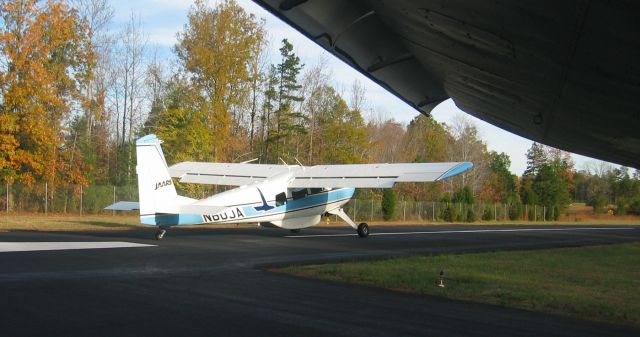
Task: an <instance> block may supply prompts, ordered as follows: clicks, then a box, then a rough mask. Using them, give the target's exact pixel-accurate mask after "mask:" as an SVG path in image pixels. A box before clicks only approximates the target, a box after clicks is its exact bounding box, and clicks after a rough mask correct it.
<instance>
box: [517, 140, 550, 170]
mask: <svg viewBox="0 0 640 337" xmlns="http://www.w3.org/2000/svg"><path fill="white" fill-rule="evenodd" d="M548 162H549V158H548V155H547V151H546V149H545V146H544V145H542V144H540V143H536V142H534V143H533V144H532V145H531V148H529V150H527V168H526V169H525V170H524V174H523V175H524V176H535V175H536V174H537V173H538V170H540V168H541V167H542V166H543V165H544V164H547V163H548Z"/></svg>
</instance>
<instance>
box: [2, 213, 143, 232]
mask: <svg viewBox="0 0 640 337" xmlns="http://www.w3.org/2000/svg"><path fill="white" fill-rule="evenodd" d="M144 227H146V226H143V225H140V217H139V216H138V215H137V214H136V215H116V216H112V215H85V216H73V215H48V216H44V215H1V216H0V231H13V230H27V231H83V230H123V229H134V228H144Z"/></svg>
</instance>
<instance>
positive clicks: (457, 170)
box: [436, 161, 473, 181]
mask: <svg viewBox="0 0 640 337" xmlns="http://www.w3.org/2000/svg"><path fill="white" fill-rule="evenodd" d="M472 167H473V163H472V162H469V161H466V162H462V163H458V164H457V165H455V166H454V167H452V168H450V169H449V170H447V171H446V172H444V173H443V174H442V175H441V176H440V177H438V179H436V181H438V180H443V179H447V178H451V177H454V176H457V175H458V174H461V173H464V172H466V171H468V170H470V169H471V168H472Z"/></svg>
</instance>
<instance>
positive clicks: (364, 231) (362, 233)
mask: <svg viewBox="0 0 640 337" xmlns="http://www.w3.org/2000/svg"><path fill="white" fill-rule="evenodd" d="M358 236H359V237H361V238H366V237H367V236H369V225H367V223H366V222H363V223H361V224H359V225H358Z"/></svg>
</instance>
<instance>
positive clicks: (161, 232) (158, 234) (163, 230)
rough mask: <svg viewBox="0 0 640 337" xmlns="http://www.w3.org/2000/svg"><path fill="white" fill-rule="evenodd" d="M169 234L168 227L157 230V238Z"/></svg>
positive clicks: (160, 238)
mask: <svg viewBox="0 0 640 337" xmlns="http://www.w3.org/2000/svg"><path fill="white" fill-rule="evenodd" d="M165 234H167V230H166V229H160V230H158V231H157V232H156V240H162V239H163V238H164V235H165Z"/></svg>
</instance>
